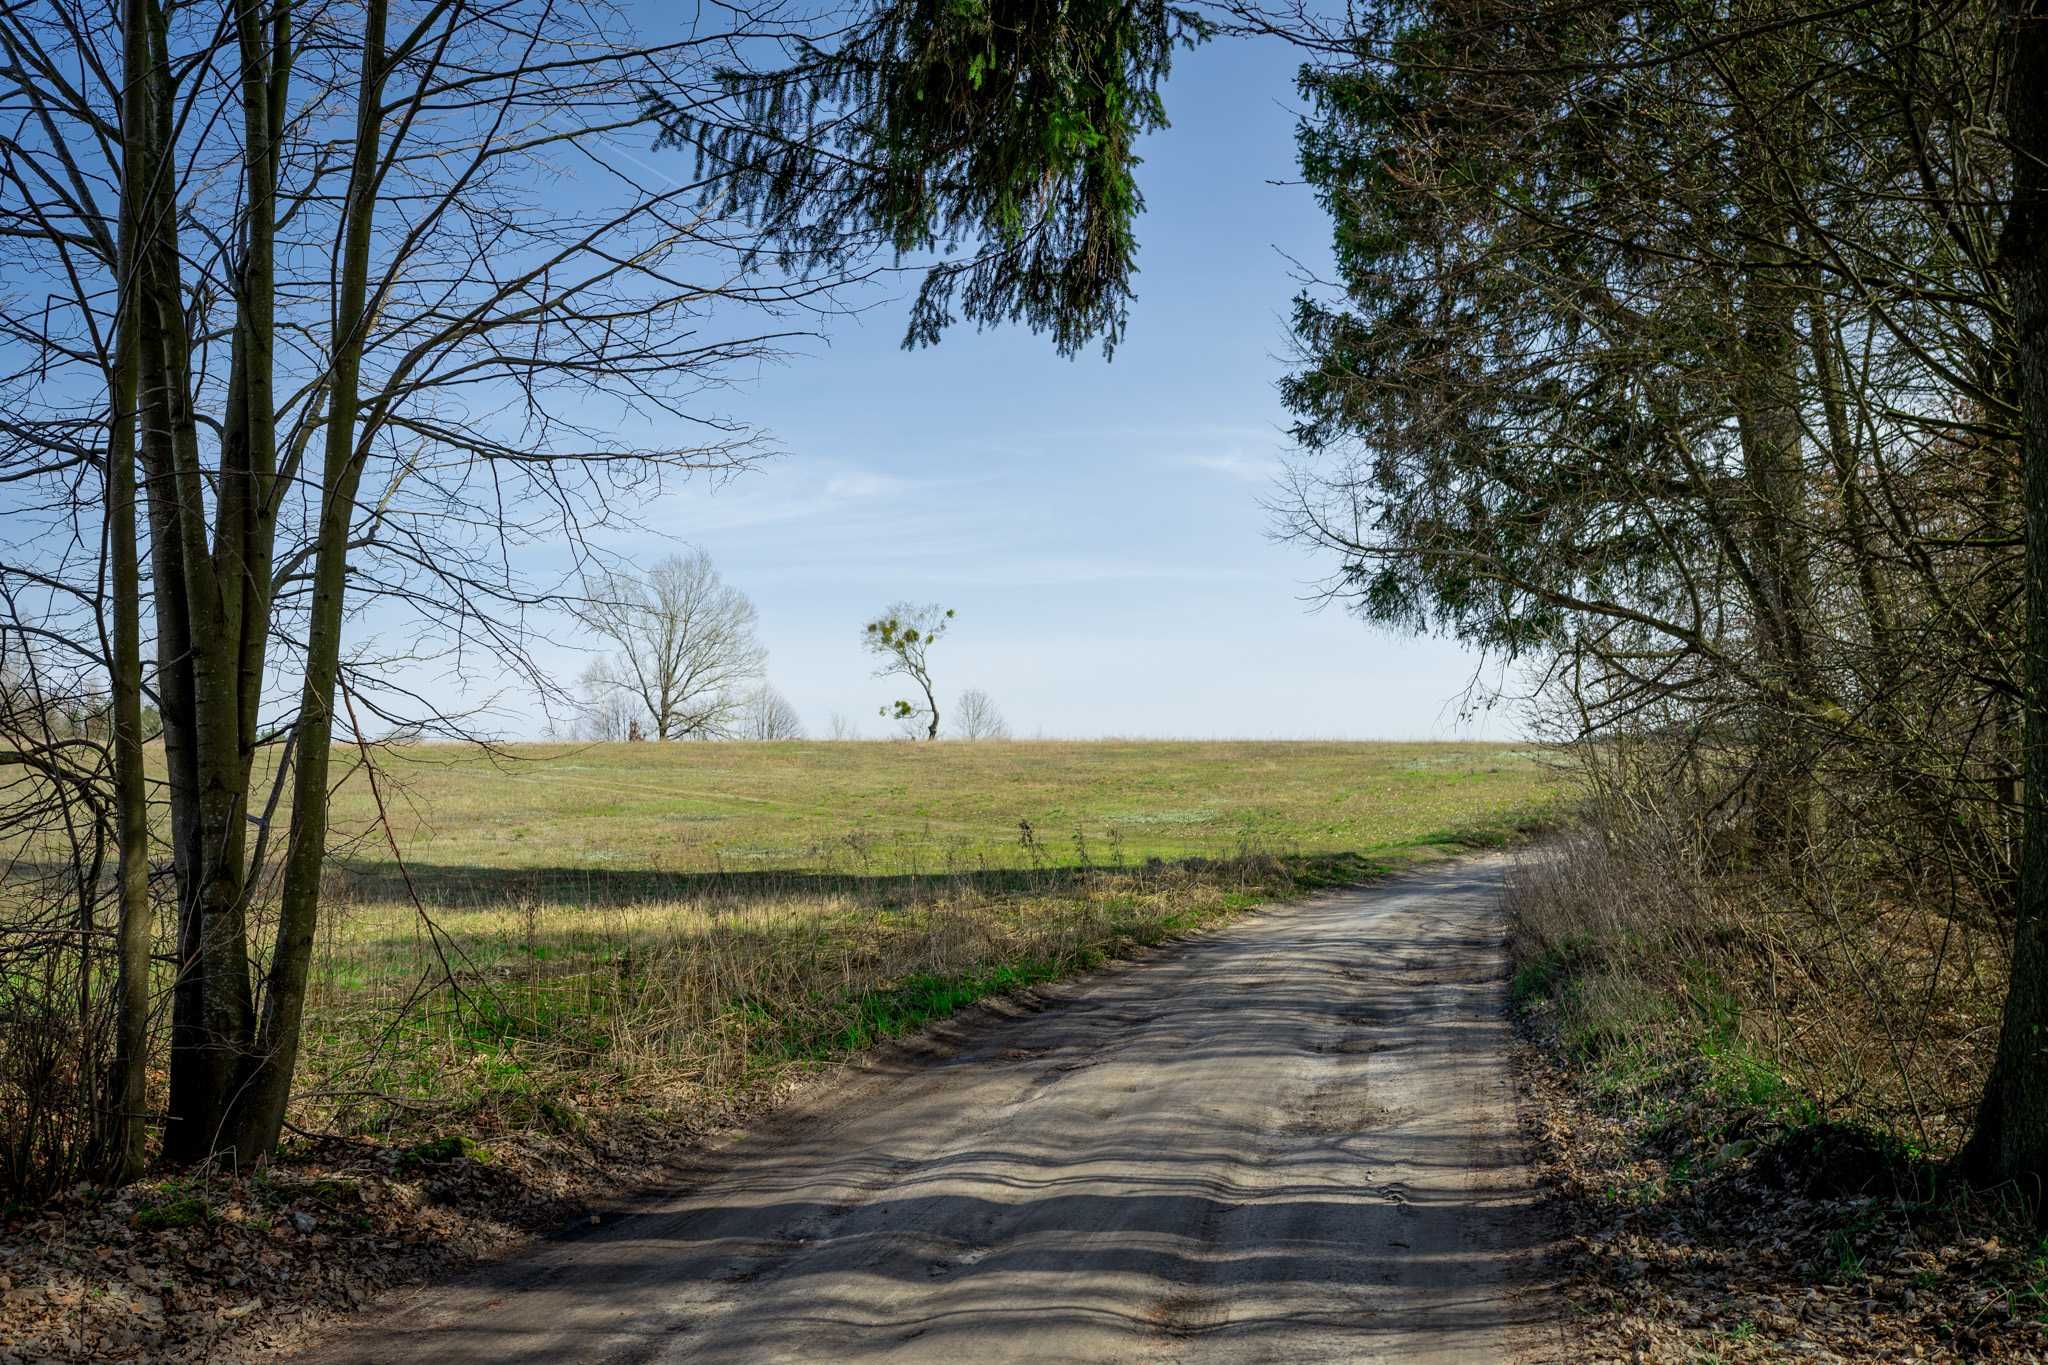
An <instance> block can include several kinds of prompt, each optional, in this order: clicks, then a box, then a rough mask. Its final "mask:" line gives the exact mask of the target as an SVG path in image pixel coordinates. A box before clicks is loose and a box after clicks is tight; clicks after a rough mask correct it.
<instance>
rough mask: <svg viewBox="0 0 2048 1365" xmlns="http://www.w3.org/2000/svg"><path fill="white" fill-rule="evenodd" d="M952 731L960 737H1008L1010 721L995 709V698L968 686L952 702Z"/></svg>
mask: <svg viewBox="0 0 2048 1365" xmlns="http://www.w3.org/2000/svg"><path fill="white" fill-rule="evenodd" d="M953 733H954V735H955V736H957V737H958V738H960V739H1008V738H1009V737H1010V723H1009V722H1008V721H1006V720H1004V719H1003V713H1002V712H1001V711H999V710H997V709H996V703H995V698H993V697H991V696H989V694H988V693H986V692H984V691H982V690H981V689H980V688H978V687H970V688H968V689H967V690H966V691H965V692H962V693H961V694H960V700H959V701H957V702H955V703H954V704H953Z"/></svg>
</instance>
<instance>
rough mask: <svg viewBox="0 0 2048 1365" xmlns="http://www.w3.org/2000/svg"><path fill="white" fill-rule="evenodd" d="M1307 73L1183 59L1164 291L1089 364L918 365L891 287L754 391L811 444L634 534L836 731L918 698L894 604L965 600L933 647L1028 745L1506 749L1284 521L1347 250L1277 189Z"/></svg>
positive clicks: (769, 416)
mask: <svg viewBox="0 0 2048 1365" xmlns="http://www.w3.org/2000/svg"><path fill="white" fill-rule="evenodd" d="M1296 63H1297V58H1296V56H1295V54H1293V53H1291V52H1289V51H1288V50H1286V49H1285V48H1284V47H1282V46H1280V45H1278V44H1259V43H1249V42H1244V41H1224V42H1218V43H1214V44H1211V45H1209V46H1207V47H1205V48H1202V49H1199V50H1197V51H1194V52H1192V53H1186V54H1183V55H1182V56H1181V58H1180V59H1179V62H1178V64H1177V67H1176V71H1175V74H1174V76H1173V79H1172V81H1171V83H1170V85H1169V87H1168V91H1167V102H1168V111H1169V114H1170V115H1171V117H1172V119H1173V127H1172V128H1170V129H1169V130H1167V131H1165V132H1164V133H1161V134H1158V135H1155V136H1154V137H1152V138H1151V139H1149V140H1148V142H1147V143H1146V144H1145V146H1144V148H1143V152H1144V157H1145V165H1144V166H1143V167H1142V168H1141V170H1140V182H1141V185H1142V188H1143V190H1144V193H1145V197H1146V201H1147V212H1146V214H1145V216H1144V217H1143V219H1142V220H1141V223H1140V227H1139V231H1140V241H1141V255H1140V267H1141V273H1140V275H1139V278H1138V300H1137V303H1136V305H1135V307H1134V309H1133V312H1132V317H1131V324H1130V329H1129V332H1128V335H1127V337H1126V340H1125V343H1124V345H1123V346H1121V347H1120V348H1119V349H1118V351H1117V353H1116V357H1115V359H1114V361H1112V362H1108V363H1105V362H1104V361H1103V359H1102V358H1101V355H1100V353H1099V351H1090V352H1088V353H1086V354H1084V355H1083V356H1082V357H1080V358H1078V359H1075V360H1063V359H1061V358H1060V357H1059V356H1058V355H1057V354H1055V352H1054V351H1053V349H1052V347H1051V345H1050V344H1049V343H1048V342H1047V341H1046V340H1044V339H1043V338H1040V337H1037V336H1034V335H1032V334H1030V333H1028V332H1026V331H1023V330H1021V329H1004V330H998V331H992V332H987V333H981V334H976V333H975V332H973V331H972V330H969V329H962V330H957V331H955V332H952V333H949V334H948V335H947V336H946V338H945V339H944V341H943V342H942V343H941V344H940V345H939V346H938V347H937V348H934V349H926V350H921V351H914V352H906V351H903V350H901V349H900V348H899V345H898V342H899V339H900V337H901V335H902V329H903V325H904V320H905V316H906V307H907V295H908V293H909V292H910V290H911V289H912V288H913V287H914V284H915V278H914V277H909V276H897V277H893V278H892V279H891V280H890V281H889V282H888V283H887V284H886V285H884V286H882V287H879V288H876V289H874V290H872V291H870V292H869V293H867V294H864V295H861V296H859V297H858V298H857V299H856V302H857V303H859V304H860V305H862V307H863V308H864V309H865V311H864V312H863V313H862V315H861V316H860V317H859V318H858V319H849V320H842V321H840V322H838V323H836V324H834V325H832V326H831V327H829V328H828V329H827V335H826V336H825V337H824V338H822V339H821V340H819V341H817V342H814V343H810V344H808V345H806V346H804V347H803V348H802V353H801V354H799V355H796V356H794V357H792V358H791V359H790V360H789V361H788V362H787V363H786V364H783V365H779V366H773V367H766V368H764V369H762V370H761V371H759V372H758V373H756V374H755V375H753V376H751V377H750V382H748V383H746V384H744V385H743V386H742V387H741V388H740V389H739V390H738V391H737V392H735V393H733V394H732V395H731V396H730V407H731V409H732V411H733V412H734V414H735V415H736V416H739V417H742V418H745V419H747V420H750V421H754V422H757V423H760V424H761V425H763V426H765V427H766V428H768V429H769V430H770V431H771V432H772V433H773V435H774V436H775V438H776V440H777V441H778V443H779V444H780V446H781V447H782V448H783V449H784V451H785V452H786V453H785V454H783V455H782V456H780V457H778V458H777V459H775V460H774V461H772V462H770V463H769V464H768V465H766V466H765V467H763V468H760V469H758V470H756V471H754V472H752V473H749V474H747V475H744V476H742V477H741V478H739V479H736V480H734V481H732V482H730V483H728V484H726V485H724V486H723V487H721V488H718V489H716V490H712V489H708V488H684V489H682V490H679V491H677V492H676V493H673V494H671V495H669V496H668V497H666V498H664V499H663V501H662V502H661V503H659V504H657V505H656V506H654V507H653V508H651V509H650V510H649V512H648V514H647V517H646V521H647V525H648V527H649V531H650V534H648V535H645V536H639V537H634V538H632V539H630V540H626V539H620V540H614V541H613V542H612V545H613V546H614V547H615V548H618V549H620V550H622V551H624V552H626V553H628V554H630V555H631V556H633V557H634V558H636V559H639V560H642V561H648V560H651V559H653V558H657V557H659V556H660V555H661V554H662V553H663V552H664V551H665V549H666V548H667V546H666V545H665V543H664V538H668V539H673V540H675V541H678V542H684V543H690V544H696V545H701V546H703V547H704V548H706V549H707V550H709V551H710V553H711V554H712V555H713V557H714V558H715V559H716V561H717V563H718V565H719V566H720V568H721V570H722V571H723V572H724V574H725V576H726V577H727V579H728V580H729V581H731V582H733V583H735V584H737V585H739V586H740V587H741V588H743V589H744V590H745V591H746V592H747V593H748V594H750V595H751V596H752V598H753V599H754V602H755V604H756V605H757V607H758V608H759V610H760V615H761V627H762V635H763V639H764V642H765V643H766V644H767V646H768V648H769V651H770V655H769V672H770V676H771V678H772V680H773V681H774V682H775V684H776V685H777V686H778V687H780V688H781V689H782V690H783V692H784V693H785V694H787V695H788V696H789V698H790V699H791V700H792V701H793V702H794V703H795V704H796V706H797V709H798V710H799V711H800V712H801V713H802V715H803V717H804V720H805V722H806V723H807V724H808V725H809V726H810V727H811V729H812V731H813V732H814V733H815V732H821V731H822V730H823V729H824V728H825V726H826V724H827V722H828V718H829V717H830V715H831V714H832V713H833V712H835V711H837V712H840V713H843V714H845V715H846V716H847V717H849V718H850V719H853V720H855V721H856V722H857V723H858V724H859V725H860V727H861V729H862V731H863V732H864V733H866V734H868V735H879V734H882V733H885V732H886V731H887V729H888V727H887V725H886V723H885V722H883V721H881V720H880V719H878V718H877V716H876V710H877V708H878V707H879V706H880V705H881V704H882V703H884V702H885V701H887V700H888V699H889V698H890V697H891V696H893V695H894V691H893V690H892V685H891V684H890V683H887V682H881V681H875V680H873V679H871V678H870V676H869V674H870V671H871V670H870V660H868V658H867V657H866V656H865V655H863V654H862V652H861V649H860V640H859V635H860V629H859V628H860V624H861V622H862V621H863V620H865V619H866V618H867V617H868V616H871V615H872V614H874V612H875V611H877V610H878V609H880V608H882V607H883V606H885V605H886V604H888V603H889V602H891V601H892V600H896V599H899V598H907V599H911V600H933V601H939V602H942V603H944V604H945V605H947V606H951V607H953V608H955V609H956V610H957V611H958V612H959V618H958V623H957V625H956V627H955V629H954V632H953V634H952V635H951V636H950V637H949V638H948V639H947V640H946V641H945V642H944V643H943V644H942V645H941V646H940V648H939V649H938V650H937V651H935V654H934V660H935V667H934V671H935V674H936V676H937V677H938V680H939V683H940V687H941V691H942V694H943V695H945V696H951V695H953V694H957V692H958V691H960V690H961V689H963V688H967V687H980V688H983V689H985V690H986V691H987V692H989V693H990V694H991V695H992V696H993V697H994V698H995V699H996V702H997V704H998V705H999V706H1000V707H1001V709H1002V710H1003V711H1004V713H1005V714H1006V716H1007V717H1008V718H1009V720H1010V722H1011V725H1012V727H1013V729H1014V730H1015V731H1016V732H1017V733H1018V734H1019V735H1022V736H1030V735H1033V734H1041V733H1042V734H1045V735H1049V736H1075V737H1089V736H1099V735H1159V736H1191V737H1210V736H1250V737H1269V736H1270V737H1316V736H1345V737H1359V738H1379V737H1390V738H1392V737H1398V738H1427V737H1451V736H1470V735H1487V734H1508V733H1511V732H1512V730H1513V725H1512V721H1511V718H1509V717H1505V716H1494V717H1492V718H1485V719H1481V720H1479V721H1477V722H1474V721H1471V720H1469V719H1464V718H1461V716H1460V715H1459V713H1458V708H1457V705H1456V703H1457V698H1458V696H1459V694H1460V693H1461V691H1462V690H1463V689H1464V687H1465V685H1466V683H1467V682H1468V681H1469V679H1470V678H1471V676H1472V673H1473V670H1474V668H1475V666H1476V664H1477V660H1476V659H1474V658H1473V657H1472V656H1470V655H1468V654H1466V653H1464V652H1463V651H1461V650H1459V649H1458V648H1456V647H1454V646H1452V645H1450V644H1448V643H1445V642H1441V641H1435V640H1430V639H1423V638H1415V637H1408V636H1400V637H1396V636H1390V635H1388V634H1386V633H1384V632H1381V631H1376V630H1372V629H1368V628H1367V627H1365V626H1363V625H1361V624H1360V623H1359V622H1357V621H1356V620H1354V619H1352V618H1350V617H1348V616H1346V615H1344V614H1343V613H1341V612H1339V611H1336V610H1334V609H1330V610H1323V611H1320V612H1317V611H1313V610H1311V605H1310V603H1309V602H1307V601H1306V600H1305V598H1307V597H1309V596H1310V595H1311V593H1312V588H1313V585H1314V583H1315V582H1316V580H1317V579H1318V578H1320V577H1321V576H1322V575H1323V574H1324V573H1326V572H1327V570H1328V569H1329V567H1330V565H1329V563H1328V562H1327V561H1326V560H1319V559H1317V558H1314V557H1312V556H1310V555H1308V554H1307V553H1305V552H1304V551H1303V550H1301V549H1300V548H1298V547H1295V546H1292V545H1280V544H1275V543H1272V541H1271V540H1270V538H1269V536H1268V529H1269V517H1268V515H1267V514H1266V512H1265V511H1264V510H1263V509H1262V508H1261V506H1260V501H1259V500H1260V497H1261V495H1262V494H1263V493H1265V492H1267V491H1269V489H1270V485H1271V479H1272V477H1273V473H1274V471H1275V469H1276V461H1277V460H1278V459H1279V458H1280V457H1281V456H1282V455H1283V454H1284V453H1285V452H1286V450H1287V444H1288V443H1287V439H1286V435H1285V422H1286V414H1285V412H1284V410H1283V409H1282V408H1281V406H1280V403H1279V401H1278V397H1277V395H1276V393H1275V389H1274V385H1275V381H1276V380H1277V379H1278V378H1279V376H1280V375H1281V374H1282V373H1283V372H1284V371H1285V369H1286V360H1285V353H1286V348H1287V331H1286V325H1285V313H1286V309H1287V304H1288V301H1289V300H1290V298H1291V297H1292V295H1293V294H1294V292H1295V290H1296V288H1297V285H1296V282H1295V280H1294V275H1295V273H1296V271H1297V269H1298V268H1299V267H1298V266H1297V265H1296V264H1294V262H1300V263H1302V264H1303V265H1306V266H1308V267H1310V268H1314V267H1316V266H1318V265H1320V264H1321V263H1322V262H1324V261H1325V260H1326V259H1327V256H1328V249H1327V246H1326V236H1327V228H1326V225H1325V221H1324V219H1323V218H1322V216H1321V214H1320V213H1319V211H1318V210H1317V208H1316V206H1315V204H1314V202H1313V199H1312V198H1311V196H1310V194H1309V192H1308V191H1307V190H1306V189H1305V188H1303V187H1301V186H1299V185H1294V184H1276V183H1274V182H1276V181H1282V180H1287V179H1289V178H1291V175H1292V172H1293V159H1292V148H1293V141H1292V137H1293V126H1294V118H1295V113H1294V110H1295V107H1296V101H1295V97H1294V90H1293V73H1294V69H1295V66H1296ZM575 667H576V664H575V661H574V660H573V659H568V660H565V662H564V671H565V674H573V672H574V671H575Z"/></svg>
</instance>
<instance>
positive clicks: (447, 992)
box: [259, 741, 1557, 1131]
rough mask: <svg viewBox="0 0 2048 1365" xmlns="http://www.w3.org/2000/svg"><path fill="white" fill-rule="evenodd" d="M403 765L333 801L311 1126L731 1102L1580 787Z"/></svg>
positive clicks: (1110, 774) (999, 765)
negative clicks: (638, 1096) (965, 1010)
mask: <svg viewBox="0 0 2048 1365" xmlns="http://www.w3.org/2000/svg"><path fill="white" fill-rule="evenodd" d="M376 766H377V780H376V782H375V784H374V785H373V784H372V782H371V781H370V780H369V775H368V774H367V773H366V772H364V771H361V770H358V771H356V772H354V773H353V774H351V776H350V777H349V778H348V779H347V781H346V782H344V783H343V785H342V786H341V788H340V790H339V791H338V793H337V797H336V802H335V810H334V821H333V838H332V848H333V856H332V858H331V871H330V874H329V875H330V879H331V880H330V893H331V895H330V899H329V901H328V909H327V911H326V913H325V914H324V916H323V923H322V927H321V930H320V935H319V942H318V945H317V949H316V957H315V966H314V978H313V984H312V993H311V997H310V999H309V1029H308V1037H307V1050H308V1059H307V1060H308V1071H307V1073H306V1074H307V1079H306V1082H305V1084H304V1085H303V1086H302V1088H301V1094H302V1095H303V1096H304V1097H305V1098H303V1099H302V1100H301V1103H300V1108H301V1110H302V1111H303V1113H302V1119H303V1121H304V1122H305V1123H307V1124H309V1125H313V1126H317V1127H320V1128H322V1129H326V1130H329V1131H335V1130H339V1131H364V1130H378V1129H382V1128H386V1127H405V1126H407V1125H408V1124H409V1123H410V1122H411V1120H412V1119H413V1118H414V1117H415V1116H416V1115H417V1114H418V1113H420V1112H422V1110H421V1108H420V1107H421V1106H434V1107H438V1108H443V1109H445V1108H446V1107H448V1106H451V1105H456V1106H460V1107H462V1108H464V1110H465V1112H467V1113H469V1114H471V1115H473V1116H474V1117H475V1118H476V1120H477V1121H478V1122H479V1123H481V1124H482V1125H483V1126H484V1127H486V1128H488V1127H490V1126H492V1125H494V1124H498V1125H509V1126H512V1127H523V1126H527V1125H529V1124H531V1123H533V1122H535V1121H536V1118H538V1120H539V1121H542V1122H567V1121H571V1120H569V1119H568V1118H567V1117H566V1116H567V1115H569V1114H571V1113H573V1112H574V1110H575V1108H576V1106H577V1104H578V1103H579V1102H582V1101H585V1100H595V1099H598V1098H600V1097H604V1098H615V1097H617V1096H619V1095H621V1094H632V1093H636V1092H638V1091H640V1090H642V1089H649V1090H652V1089H659V1090H661V1091H663V1092H664V1093H666V1094H669V1095H671V1096H674V1095H675V1094H677V1093H679V1092H678V1087H680V1089H681V1092H682V1093H685V1094H688V1095H690V1096H692V1097H694V1099H695V1100H696V1101H698V1102H702V1103H707V1104H709V1103H717V1102H723V1100H724V1099H728V1098H730V1097H731V1095H733V1094H734V1093H736V1092H738V1091H744V1090H746V1089H748V1088H750V1087H753V1086H756V1085H758V1084H759V1083H761V1082H762V1081H764V1080H766V1079H768V1078H770V1077H773V1076H775V1075H777V1074H780V1073H781V1072H782V1071H784V1070H786V1069H787V1068H789V1067H791V1066H793V1065H794V1066H804V1065H808V1064H810V1063H813V1062H815V1061H819V1060H822V1059H826V1058H829V1057H832V1056H835V1055H840V1054H843V1053H845V1052H847V1051H850V1050H855V1049H858V1048H860V1047H862V1046H864V1045H866V1044H868V1043H870V1042H872V1041H874V1040H875V1039H877V1038H879V1037H885V1036H890V1035H894V1034H897V1033H900V1032H903V1031H905V1030H907V1029H910V1028H913V1027H915V1026H917V1025H918V1024H920V1023H921V1022H923V1021H925V1020H928V1019H930V1018H933V1017H935V1016H940V1015H943V1014H946V1013H949V1012H950V1011H951V1010H953V1009H955V1008H958V1007H959V1006H960V1005H962V1004H964V1003H967V1002H969V1001H972V1000H974V999H977V998H980V997H982V996H984V995H987V994H990V993H993V992H1000V991H1003V990H1006V989H1011V988H1015V987H1019V986H1024V985H1029V984H1033V983H1036V982H1041V981H1045V980H1049V979H1052V978H1055V977H1058V976H1061V975H1064V974H1066V973H1069V972H1071V971H1074V970H1077V969H1083V968H1086V967H1089V966H1092V965H1095V964H1097V963H1100V962H1102V961H1103V960H1105V959H1107V958H1110V957H1114V956H1116V955H1118V954H1121V953H1124V952H1127V951H1129V950H1130V949H1131V948H1133V947H1134V946H1137V945H1144V944H1153V943H1158V942H1160V941H1162V940H1164V939H1166V938H1169V937H1172V936H1174V935H1176V934H1180V933H1184V932H1188V931H1190V930H1194V929H1197V928H1200V927H1202V926H1203V925H1206V924H1208V923H1211V922H1214V921H1215V920H1216V919H1218V918H1220V917H1222V916H1224V915H1227V914H1230V913H1232V912H1234V911H1237V910H1241V909H1243V908H1246V907H1248V906H1251V905H1254V904H1257V903H1259V902H1262V901H1266V900H1270V899H1274V898H1276V897H1282V896H1286V895H1288V894H1292V893H1295V892H1298V891H1302V890H1305V889H1308V888H1312V887H1315V886H1319V885H1329V884H1333V883H1339V882H1348V881H1355V880H1359V879H1362V878H1365V877H1369V876H1371V875H1374V874H1375V873H1377V872H1379V871H1381V870H1384V869H1386V868H1388V867H1391V866H1394V865H1398V864H1400V863H1402V862H1405V861H1409V860H1412V859H1416V858H1421V857H1429V856H1435V855H1437V854H1440V853H1441V852H1443V851H1446V850H1454V849H1459V848H1469V847H1479V846H1490V845H1493V844H1497V843H1500V842H1502V841H1504V840H1506V839H1509V838H1511V837H1512V836H1513V835H1514V834H1515V833H1516V831H1517V830H1518V829H1521V828H1525V827H1528V826H1530V825H1531V824H1533V823H1535V822H1539V821H1541V820H1542V819H1543V818H1544V816H1545V814H1546V813H1547V812H1548V811H1549V810H1550V809H1551V808H1552V806H1553V805H1554V803H1555V801H1556V798H1557V785H1556V782H1555V780H1554V778H1553V775H1552V774H1551V772H1550V771H1549V770H1548V769H1547V768H1546V766H1545V764H1544V763H1543V761H1542V759H1541V757H1540V755H1539V754H1538V753H1537V752H1536V751H1534V750H1531V749H1527V748H1517V747H1514V746H1507V745H1496V744H1404V743H1263V742H1159V741H1143V742H1123V741H1098V742H987V743H942V744H937V745H929V744H909V743H874V742H871V743H824V742H792V743H729V744H710V743H686V744H653V743H640V744H605V745H592V744H547V745H515V746H511V747H509V748H505V749H502V750H499V751H495V752H486V751H482V750H478V749H474V748H468V747H456V746H444V745H413V746H400V747H394V748H390V749H386V750H382V751H379V752H378V753H377V763H376ZM380 811H381V812H382V814H383V816H384V817H385V818H384V819H380ZM387 822H388V823H387ZM259 941H260V940H259Z"/></svg>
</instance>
